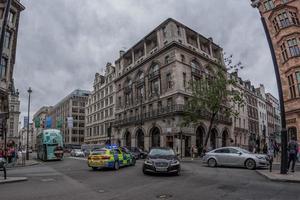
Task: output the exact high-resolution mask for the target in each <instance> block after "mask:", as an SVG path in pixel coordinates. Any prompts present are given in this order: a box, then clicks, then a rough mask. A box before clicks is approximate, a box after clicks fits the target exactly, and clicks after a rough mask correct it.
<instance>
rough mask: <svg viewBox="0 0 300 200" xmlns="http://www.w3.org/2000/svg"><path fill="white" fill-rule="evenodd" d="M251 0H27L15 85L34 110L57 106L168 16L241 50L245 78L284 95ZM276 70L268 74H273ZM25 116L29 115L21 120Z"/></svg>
mask: <svg viewBox="0 0 300 200" xmlns="http://www.w3.org/2000/svg"><path fill="white" fill-rule="evenodd" d="M249 2H250V1H247V0H244V1H240V0H226V1H225V0H209V1H207V0H186V1H178V0H164V1H161V0H148V1H141V0H88V1H87V0H51V1H49V0H35V1H29V0H23V1H22V3H23V4H24V5H25V6H26V10H25V11H24V12H23V13H22V16H21V21H20V29H19V38H18V48H17V60H16V66H15V73H14V78H15V83H16V87H17V88H19V90H20V92H21V112H22V116H24V115H26V113H27V96H28V94H27V88H28V86H31V87H32V89H33V93H32V113H34V112H35V111H37V109H38V108H40V107H41V106H43V105H53V104H55V103H57V102H58V101H59V100H60V99H62V98H63V97H64V96H65V95H67V94H68V93H69V92H71V91H72V90H74V89H76V88H82V89H91V88H92V83H93V78H94V74H95V72H101V71H102V69H103V67H104V66H105V64H106V62H107V61H110V62H114V60H115V59H117V57H118V52H119V50H120V49H122V48H123V47H126V48H130V47H131V46H133V45H134V44H135V43H136V42H137V41H139V40H140V39H141V38H142V37H143V36H145V35H146V34H147V33H149V32H150V31H151V30H152V29H154V28H155V27H156V26H157V25H158V24H160V23H161V22H162V21H164V20H165V19H166V18H168V17H172V18H174V19H176V20H178V21H180V22H182V23H183V24H186V25H187V26H189V27H191V28H192V29H194V30H195V31H197V32H199V33H201V34H203V35H204V36H207V37H213V39H214V41H215V42H216V43H217V44H219V45H220V46H221V47H223V49H224V51H225V52H228V53H232V54H234V57H235V61H242V63H243V64H244V65H245V66H246V68H245V69H244V70H242V71H241V76H242V77H243V79H250V80H251V81H252V82H253V83H254V84H255V85H258V84H259V83H263V84H264V85H265V86H266V88H267V91H270V92H272V93H274V94H275V95H276V96H277V92H276V87H275V79H274V75H273V74H274V73H273V66H272V61H271V57H270V52H269V49H268V46H267V42H266V39H265V36H264V32H263V28H262V25H261V22H260V18H259V14H258V11H257V10H255V9H253V8H252V7H251V6H250V3H249ZM267 74H268V75H269V76H266V75H267ZM20 120H22V119H20Z"/></svg>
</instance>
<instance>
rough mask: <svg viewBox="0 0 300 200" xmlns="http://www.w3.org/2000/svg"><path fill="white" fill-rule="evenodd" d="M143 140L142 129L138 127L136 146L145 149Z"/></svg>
mask: <svg viewBox="0 0 300 200" xmlns="http://www.w3.org/2000/svg"><path fill="white" fill-rule="evenodd" d="M144 145H145V142H144V132H143V130H142V129H138V130H137V132H136V146H137V147H138V148H141V149H142V150H144V149H145V146H144Z"/></svg>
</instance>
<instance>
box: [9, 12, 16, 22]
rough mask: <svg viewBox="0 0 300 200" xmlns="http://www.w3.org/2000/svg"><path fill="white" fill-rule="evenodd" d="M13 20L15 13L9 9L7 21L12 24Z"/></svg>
mask: <svg viewBox="0 0 300 200" xmlns="http://www.w3.org/2000/svg"><path fill="white" fill-rule="evenodd" d="M14 20H15V13H14V12H12V11H10V12H9V15H8V22H9V23H11V24H14Z"/></svg>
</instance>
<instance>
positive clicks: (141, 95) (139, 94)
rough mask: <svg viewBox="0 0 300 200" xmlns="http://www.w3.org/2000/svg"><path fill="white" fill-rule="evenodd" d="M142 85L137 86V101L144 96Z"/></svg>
mask: <svg viewBox="0 0 300 200" xmlns="http://www.w3.org/2000/svg"><path fill="white" fill-rule="evenodd" d="M144 96H145V95H144V86H143V85H142V86H140V87H138V88H137V99H138V100H139V101H142V99H143V98H144Z"/></svg>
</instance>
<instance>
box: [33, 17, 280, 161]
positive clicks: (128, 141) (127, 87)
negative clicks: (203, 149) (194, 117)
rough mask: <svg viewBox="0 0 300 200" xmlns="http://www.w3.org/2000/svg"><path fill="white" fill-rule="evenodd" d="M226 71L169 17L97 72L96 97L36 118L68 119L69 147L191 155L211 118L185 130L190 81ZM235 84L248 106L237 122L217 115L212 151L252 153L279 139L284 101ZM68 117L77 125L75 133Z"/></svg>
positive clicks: (211, 49) (74, 96) (202, 42)
mask: <svg viewBox="0 0 300 200" xmlns="http://www.w3.org/2000/svg"><path fill="white" fill-rule="evenodd" d="M224 67H225V64H224V59H223V51H222V48H221V47H220V46H218V45H217V44H215V43H214V42H213V39H212V38H206V37H204V36H202V35H201V34H199V33H197V32H195V31H194V30H192V29H190V28H188V27H187V26H185V25H184V24H182V23H180V22H178V21H176V20H174V19H167V20H166V21H164V22H163V23H162V24H160V25H159V26H158V27H156V28H155V29H154V30H153V31H151V32H150V33H149V34H148V35H146V36H145V37H144V38H142V39H141V40H140V41H139V42H137V43H136V44H135V45H134V46H133V47H131V48H129V49H128V50H127V51H120V54H119V58H118V59H117V60H116V61H115V62H114V64H112V63H107V65H106V66H105V72H104V74H100V73H96V74H95V78H94V83H93V91H91V92H89V91H85V90H79V89H78V90H75V91H73V92H72V93H71V94H69V95H68V96H67V97H65V98H64V99H63V100H61V101H60V102H58V103H57V104H56V105H55V106H50V107H42V108H41V109H40V110H39V111H38V112H37V113H36V114H35V115H34V118H36V117H39V118H40V119H41V121H45V120H46V117H47V116H51V118H52V120H53V124H52V125H53V127H56V126H57V124H56V123H57V122H58V120H57V119H64V120H63V125H62V127H61V130H62V132H63V135H64V142H65V143H66V144H83V143H85V144H105V143H107V142H108V141H111V142H112V143H116V144H118V145H122V146H128V147H139V148H142V149H145V150H149V148H151V147H153V146H167V147H171V148H173V149H174V150H175V151H176V152H178V153H182V154H183V155H184V156H189V155H190V148H191V146H192V145H196V146H198V147H200V146H202V145H203V143H204V137H205V134H206V133H207V131H208V126H209V121H208V120H209V115H208V113H206V112H203V113H201V116H202V119H201V120H200V122H199V123H198V124H190V125H189V126H188V127H181V126H180V125H181V123H182V119H183V113H184V106H185V104H186V103H187V101H188V99H189V98H190V96H191V90H190V89H189V82H190V81H191V80H199V79H201V78H202V77H203V75H204V74H205V73H209V72H210V70H213V69H216V68H224ZM228 78H231V79H234V80H236V82H237V83H238V84H237V85H234V86H233V85H232V86H230V87H232V88H230V89H232V90H238V91H240V93H242V94H243V96H244V101H245V105H244V106H243V107H236V109H238V110H239V113H240V114H239V116H237V117H235V118H228V117H226V116H224V115H222V114H219V115H218V116H217V123H216V124H214V126H213V129H212V134H211V137H210V140H209V146H210V147H211V148H217V147H221V146H228V145H235V146H241V147H244V148H247V149H248V148H249V149H253V148H254V147H256V148H258V147H260V148H262V146H263V145H264V144H265V143H266V142H268V141H269V139H271V138H272V139H274V140H275V139H277V137H278V133H279V131H280V113H279V103H278V100H277V99H276V98H275V97H274V96H273V95H272V94H270V93H266V92H265V88H264V86H263V85H260V86H259V87H257V88H256V87H254V86H253V85H252V84H251V82H250V81H246V80H242V79H241V78H240V77H239V76H238V74H237V72H233V73H230V74H228ZM229 103H230V102H229ZM68 117H72V118H73V120H74V121H73V126H72V127H70V126H68V123H67V118H68ZM37 131H38V130H37ZM33 132H34V131H33Z"/></svg>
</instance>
